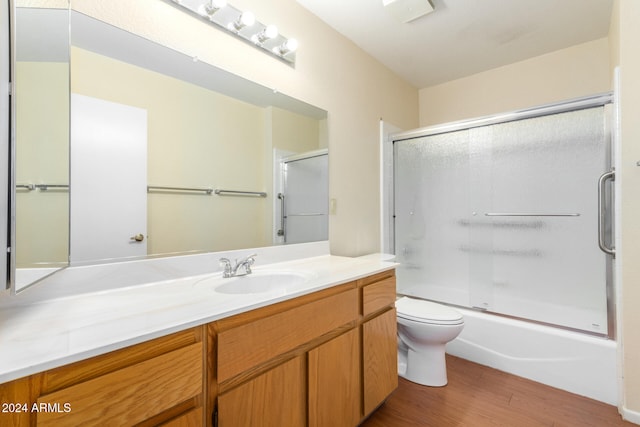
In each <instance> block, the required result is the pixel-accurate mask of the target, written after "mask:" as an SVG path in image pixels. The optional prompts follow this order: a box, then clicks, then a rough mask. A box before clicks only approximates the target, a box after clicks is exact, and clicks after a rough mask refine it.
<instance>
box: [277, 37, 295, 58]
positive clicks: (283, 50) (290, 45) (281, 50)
mask: <svg viewBox="0 0 640 427" xmlns="http://www.w3.org/2000/svg"><path fill="white" fill-rule="evenodd" d="M297 49H298V40H296V39H289V40H287V41H285V42H284V43H282V44H281V45H280V46H276V47H274V48H273V52H274V53H275V54H276V55H280V56H285V55H286V54H288V53H291V52H295V51H296V50H297Z"/></svg>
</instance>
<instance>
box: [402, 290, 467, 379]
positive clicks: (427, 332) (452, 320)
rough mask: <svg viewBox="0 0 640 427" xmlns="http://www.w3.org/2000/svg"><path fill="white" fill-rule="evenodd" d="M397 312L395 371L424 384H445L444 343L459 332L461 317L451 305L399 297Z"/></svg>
mask: <svg viewBox="0 0 640 427" xmlns="http://www.w3.org/2000/svg"><path fill="white" fill-rule="evenodd" d="M396 311H397V315H398V337H399V339H398V374H399V375H400V376H401V377H404V378H406V379H408V380H409V381H412V382H415V383H418V384H422V385H427V386H435V387H439V386H444V385H446V384H447V366H446V362H445V346H446V344H447V343H448V342H449V341H451V340H453V339H454V338H455V337H457V336H458V334H460V332H462V328H464V318H463V316H462V314H461V313H460V312H458V311H456V310H454V309H453V308H451V307H447V306H445V305H442V304H436V303H434V302H430V301H426V300H421V299H416V298H410V297H401V298H399V299H398V300H396Z"/></svg>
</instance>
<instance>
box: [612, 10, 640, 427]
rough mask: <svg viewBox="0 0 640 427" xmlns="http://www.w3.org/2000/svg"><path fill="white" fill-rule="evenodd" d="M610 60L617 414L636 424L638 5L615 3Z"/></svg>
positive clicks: (639, 351) (639, 376) (639, 386)
mask: <svg viewBox="0 0 640 427" xmlns="http://www.w3.org/2000/svg"><path fill="white" fill-rule="evenodd" d="M614 4H615V7H614V13H613V17H612V25H611V30H610V31H611V39H612V45H613V48H612V51H613V54H612V58H613V60H614V61H617V63H618V64H619V67H620V111H621V117H620V126H621V135H620V143H621V145H622V153H621V166H622V167H621V170H620V171H619V173H618V177H619V178H620V179H621V192H622V197H621V204H622V213H621V216H622V218H621V222H622V224H621V225H622V242H621V246H622V247H620V248H618V250H619V253H620V256H618V262H619V263H621V264H622V265H621V266H622V268H621V270H622V274H621V276H622V277H621V281H622V301H623V303H622V313H621V314H622V325H621V326H622V327H621V330H622V344H623V346H622V363H623V378H624V382H623V402H622V404H623V413H625V414H626V415H629V416H630V419H632V420H633V421H634V422H636V423H640V333H638V331H640V311H639V310H638V308H637V304H638V301H640V286H639V285H640V261H639V260H640V243H639V242H640V225H639V223H638V219H639V218H640V198H639V197H638V193H639V191H638V189H640V167H638V166H637V165H636V162H637V161H638V160H640V120H639V119H638V117H640V55H638V46H640V26H639V25H638V23H640V2H638V1H637V0H616V1H615V2H614Z"/></svg>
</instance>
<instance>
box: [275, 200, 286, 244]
mask: <svg viewBox="0 0 640 427" xmlns="http://www.w3.org/2000/svg"><path fill="white" fill-rule="evenodd" d="M278 199H280V229H279V230H278V233H277V235H278V236H283V237H284V238H285V242H286V241H287V238H286V235H285V231H284V220H285V215H284V207H285V206H284V194H282V193H278Z"/></svg>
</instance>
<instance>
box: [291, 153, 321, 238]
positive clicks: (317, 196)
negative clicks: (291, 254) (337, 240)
mask: <svg viewBox="0 0 640 427" xmlns="http://www.w3.org/2000/svg"><path fill="white" fill-rule="evenodd" d="M328 170H329V156H328V155H326V154H325V155H320V156H315V157H308V158H304V159H300V160H294V161H290V162H287V163H286V175H285V195H286V196H285V217H286V220H285V221H286V222H285V241H286V242H287V243H303V242H315V241H319V240H327V239H328V238H329V232H328V214H329V184H328V182H329V180H328Z"/></svg>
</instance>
